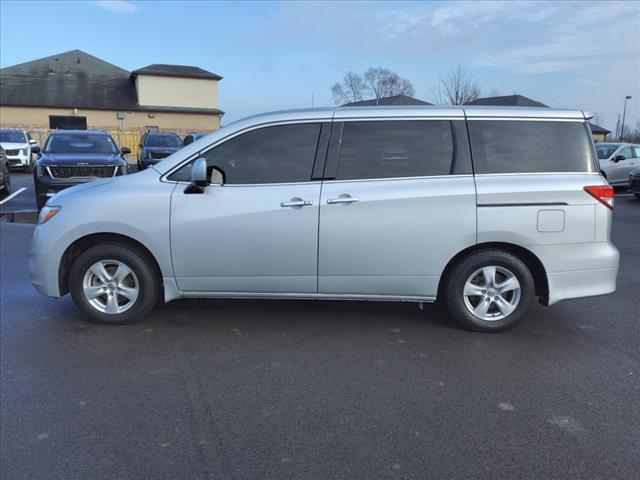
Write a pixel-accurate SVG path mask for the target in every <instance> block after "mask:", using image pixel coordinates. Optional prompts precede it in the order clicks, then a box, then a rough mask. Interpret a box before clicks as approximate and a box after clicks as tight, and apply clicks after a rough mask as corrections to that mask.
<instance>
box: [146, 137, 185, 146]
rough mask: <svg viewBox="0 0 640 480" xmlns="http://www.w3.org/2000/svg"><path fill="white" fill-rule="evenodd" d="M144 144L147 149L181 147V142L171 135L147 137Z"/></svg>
mask: <svg viewBox="0 0 640 480" xmlns="http://www.w3.org/2000/svg"><path fill="white" fill-rule="evenodd" d="M144 144H145V146H147V147H181V146H182V141H181V140H180V138H178V137H175V136H173V135H149V136H148V137H147V139H146V141H145V142H144Z"/></svg>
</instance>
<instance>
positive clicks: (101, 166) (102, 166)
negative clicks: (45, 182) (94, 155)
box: [44, 165, 123, 180]
mask: <svg viewBox="0 0 640 480" xmlns="http://www.w3.org/2000/svg"><path fill="white" fill-rule="evenodd" d="M74 166H75V167H80V168H82V167H90V168H110V167H111V168H113V175H111V176H110V177H96V176H92V175H89V176H86V177H55V176H54V175H53V173H52V172H51V167H60V168H66V167H71V168H73V167H74ZM122 166H123V165H45V167H44V168H46V169H47V173H48V174H49V177H50V178H51V179H52V180H73V179H76V178H113V177H115V176H117V175H118V169H119V168H121V167H122Z"/></svg>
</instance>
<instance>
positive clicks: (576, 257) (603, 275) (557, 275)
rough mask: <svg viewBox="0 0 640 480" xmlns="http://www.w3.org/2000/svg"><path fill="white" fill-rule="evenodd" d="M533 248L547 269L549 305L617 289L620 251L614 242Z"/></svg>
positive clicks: (538, 246)
mask: <svg viewBox="0 0 640 480" xmlns="http://www.w3.org/2000/svg"><path fill="white" fill-rule="evenodd" d="M529 249H530V250H531V251H532V252H533V253H535V254H536V255H537V256H538V258H539V259H540V260H541V261H542V264H543V265H544V267H545V270H546V272H547V282H548V284H549V298H548V301H547V302H546V303H547V304H548V305H552V304H554V303H557V302H559V301H561V300H568V299H570V298H581V297H591V296H595V295H605V294H607V293H613V292H615V290H616V279H617V276H618V268H619V263H620V253H619V252H618V249H617V248H616V247H615V246H614V245H613V244H612V243H610V242H592V243H569V244H560V245H536V246H533V247H529Z"/></svg>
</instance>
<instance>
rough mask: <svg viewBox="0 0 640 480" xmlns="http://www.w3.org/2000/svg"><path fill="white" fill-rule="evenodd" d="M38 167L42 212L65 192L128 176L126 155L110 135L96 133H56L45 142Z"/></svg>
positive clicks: (37, 187)
mask: <svg viewBox="0 0 640 480" xmlns="http://www.w3.org/2000/svg"><path fill="white" fill-rule="evenodd" d="M35 152H36V153H40V156H39V158H38V161H37V162H36V165H35V168H34V169H33V176H34V183H35V187H36V202H37V204H38V209H41V208H42V207H43V206H44V204H45V203H46V202H47V199H48V198H49V197H51V196H53V195H55V194H56V192H59V191H60V190H62V189H65V188H67V187H71V186H73V185H78V184H79V183H85V182H90V181H92V180H96V179H98V178H110V177H115V176H117V175H125V174H126V173H127V161H126V160H125V159H124V157H123V155H125V154H127V153H131V150H130V149H129V148H127V147H123V148H121V149H118V147H117V146H116V142H115V141H114V140H113V138H112V137H111V135H109V134H108V133H107V132H102V131H94V130H56V131H54V132H51V133H50V134H49V136H48V137H47V140H46V141H45V142H44V146H43V147H42V151H39V149H37V148H36V149H35Z"/></svg>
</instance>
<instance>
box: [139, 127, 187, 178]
mask: <svg viewBox="0 0 640 480" xmlns="http://www.w3.org/2000/svg"><path fill="white" fill-rule="evenodd" d="M181 148H182V140H180V137H179V136H178V135H176V134H175V133H168V132H162V133H161V132H147V133H145V134H144V135H143V136H142V138H141V139H140V145H138V170H143V169H145V168H147V167H149V166H150V165H153V164H156V163H158V162H159V161H160V160H162V159H163V158H166V157H168V156H169V155H171V154H172V153H175V152H177V151H178V150H180V149H181Z"/></svg>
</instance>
